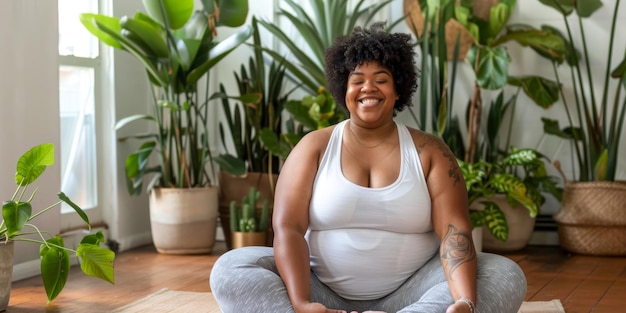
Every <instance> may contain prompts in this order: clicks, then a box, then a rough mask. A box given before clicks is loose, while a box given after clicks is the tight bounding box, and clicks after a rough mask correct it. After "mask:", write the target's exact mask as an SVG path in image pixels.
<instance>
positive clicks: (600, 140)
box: [539, 0, 626, 181]
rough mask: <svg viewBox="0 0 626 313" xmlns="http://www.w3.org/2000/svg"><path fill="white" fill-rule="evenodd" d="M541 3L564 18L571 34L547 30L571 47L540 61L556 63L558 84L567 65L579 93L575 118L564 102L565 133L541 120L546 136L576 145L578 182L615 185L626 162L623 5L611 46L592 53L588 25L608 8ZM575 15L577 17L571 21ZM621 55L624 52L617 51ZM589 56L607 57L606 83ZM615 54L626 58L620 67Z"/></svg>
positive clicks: (565, 1)
mask: <svg viewBox="0 0 626 313" xmlns="http://www.w3.org/2000/svg"><path fill="white" fill-rule="evenodd" d="M539 2H541V3H543V4H544V5H545V6H547V7H549V8H552V9H555V10H556V11H558V12H559V13H560V14H561V15H562V17H563V23H564V26H565V28H566V34H563V33H562V32H561V31H559V30H558V29H557V28H555V27H553V26H548V25H544V26H543V29H545V30H546V31H549V32H551V33H552V34H554V35H556V36H559V37H561V38H562V39H563V40H564V41H565V42H566V45H565V47H566V50H565V51H564V52H563V53H561V54H559V55H557V56H553V55H546V54H541V55H542V56H544V57H546V58H548V59H550V60H551V61H552V63H553V66H554V73H555V77H556V79H557V81H558V82H560V81H561V77H560V74H559V72H558V70H557V69H558V66H559V65H561V64H563V63H565V64H566V66H568V67H569V70H570V71H569V73H570V75H571V81H572V86H571V88H570V89H572V90H573V92H574V101H575V105H574V107H575V109H576V112H570V105H569V104H568V102H567V98H566V97H565V96H564V95H563V96H562V97H561V99H563V107H564V108H565V110H566V114H567V125H566V126H565V127H563V126H561V125H560V124H559V121H557V120H554V119H548V118H542V121H543V126H544V131H545V132H546V133H547V134H550V135H555V136H558V137H560V138H562V139H564V140H567V141H570V142H571V143H572V146H573V149H574V151H575V154H573V156H572V157H573V158H574V157H575V159H574V160H573V164H577V169H574V171H573V172H574V176H576V177H574V179H573V180H575V181H615V179H616V176H615V175H616V172H617V169H618V168H619V165H620V163H622V164H623V163H624V162H623V161H624V157H623V156H621V157H620V155H619V154H618V151H619V150H620V143H621V136H622V135H623V132H624V131H623V130H624V119H625V116H626V97H624V96H623V94H622V91H624V89H626V49H625V48H624V38H620V37H616V25H617V22H618V17H619V10H620V7H619V4H620V1H619V0H618V1H612V2H613V3H614V6H613V7H612V11H611V12H612V13H613V17H612V19H611V20H610V27H611V32H610V35H609V39H608V42H606V46H595V47H592V48H591V49H592V50H591V51H590V50H589V48H590V47H588V46H587V43H588V42H587V38H586V36H587V34H586V32H585V25H588V24H589V23H591V22H589V20H590V18H591V17H592V15H593V14H594V13H595V12H597V11H598V10H599V9H600V8H601V7H602V6H603V5H604V4H603V3H602V1H600V0H588V1H574V0H539ZM574 13H575V15H576V16H575V17H572V15H573V14H574ZM571 20H574V21H575V22H576V24H577V26H578V28H577V30H578V36H575V35H574V29H573V26H572V25H570V23H571ZM594 23H595V22H594ZM616 40H619V41H616ZM620 42H621V45H620V44H619V43H620ZM577 43H579V45H578V46H577ZM616 44H617V45H616ZM617 47H621V48H617ZM617 49H623V51H616V50H617ZM590 52H592V53H601V52H604V53H606V57H605V58H602V61H603V62H605V63H604V64H605V67H604V68H602V70H603V71H604V74H603V79H595V78H594V77H593V76H592V73H591V68H592V67H591V61H590ZM614 53H621V55H623V58H622V60H621V61H619V62H618V63H617V65H613V64H614V63H612V62H613V61H614V60H613V54H614ZM618 57H619V54H618ZM611 79H613V80H612V81H611ZM596 91H601V95H600V94H596ZM561 93H563V90H561ZM620 159H621V161H622V162H620Z"/></svg>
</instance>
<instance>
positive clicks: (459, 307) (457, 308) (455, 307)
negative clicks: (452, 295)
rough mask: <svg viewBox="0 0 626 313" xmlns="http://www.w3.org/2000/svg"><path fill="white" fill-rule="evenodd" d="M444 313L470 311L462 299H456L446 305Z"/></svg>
mask: <svg viewBox="0 0 626 313" xmlns="http://www.w3.org/2000/svg"><path fill="white" fill-rule="evenodd" d="M446 313H471V310H470V307H469V305H467V303H465V302H463V301H457V302H455V303H453V304H452V305H451V306H449V307H448V309H447V310H446Z"/></svg>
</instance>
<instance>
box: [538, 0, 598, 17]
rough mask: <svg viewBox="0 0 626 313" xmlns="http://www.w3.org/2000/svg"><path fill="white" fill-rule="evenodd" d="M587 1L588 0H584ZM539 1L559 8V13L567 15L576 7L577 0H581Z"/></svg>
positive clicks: (556, 8)
mask: <svg viewBox="0 0 626 313" xmlns="http://www.w3.org/2000/svg"><path fill="white" fill-rule="evenodd" d="M583 1H587V0H583ZM539 2H541V3H543V4H545V5H547V6H549V7H551V8H553V9H555V10H557V11H558V12H559V13H561V14H563V15H565V16H567V15H570V14H571V13H572V12H573V11H574V8H575V2H581V1H576V0H539Z"/></svg>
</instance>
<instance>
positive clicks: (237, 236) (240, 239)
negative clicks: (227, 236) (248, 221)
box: [231, 231, 267, 249]
mask: <svg viewBox="0 0 626 313" xmlns="http://www.w3.org/2000/svg"><path fill="white" fill-rule="evenodd" d="M231 235H232V244H233V249H237V248H241V247H248V246H265V243H266V241H267V238H266V237H267V233H266V232H254V233H249V232H248V233H246V232H238V231H237V232H232V233H231Z"/></svg>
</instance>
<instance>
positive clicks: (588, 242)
mask: <svg viewBox="0 0 626 313" xmlns="http://www.w3.org/2000/svg"><path fill="white" fill-rule="evenodd" d="M554 220H555V221H556V222H557V229H558V233H559V241H560V244H561V246H562V247H563V248H564V249H565V250H568V251H570V252H574V253H580V254H589V255H606V256H624V255H626V181H617V182H604V181H596V182H570V183H567V184H566V185H565V189H564V190H563V199H562V201H561V209H560V210H559V212H557V213H556V214H555V215H554Z"/></svg>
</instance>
